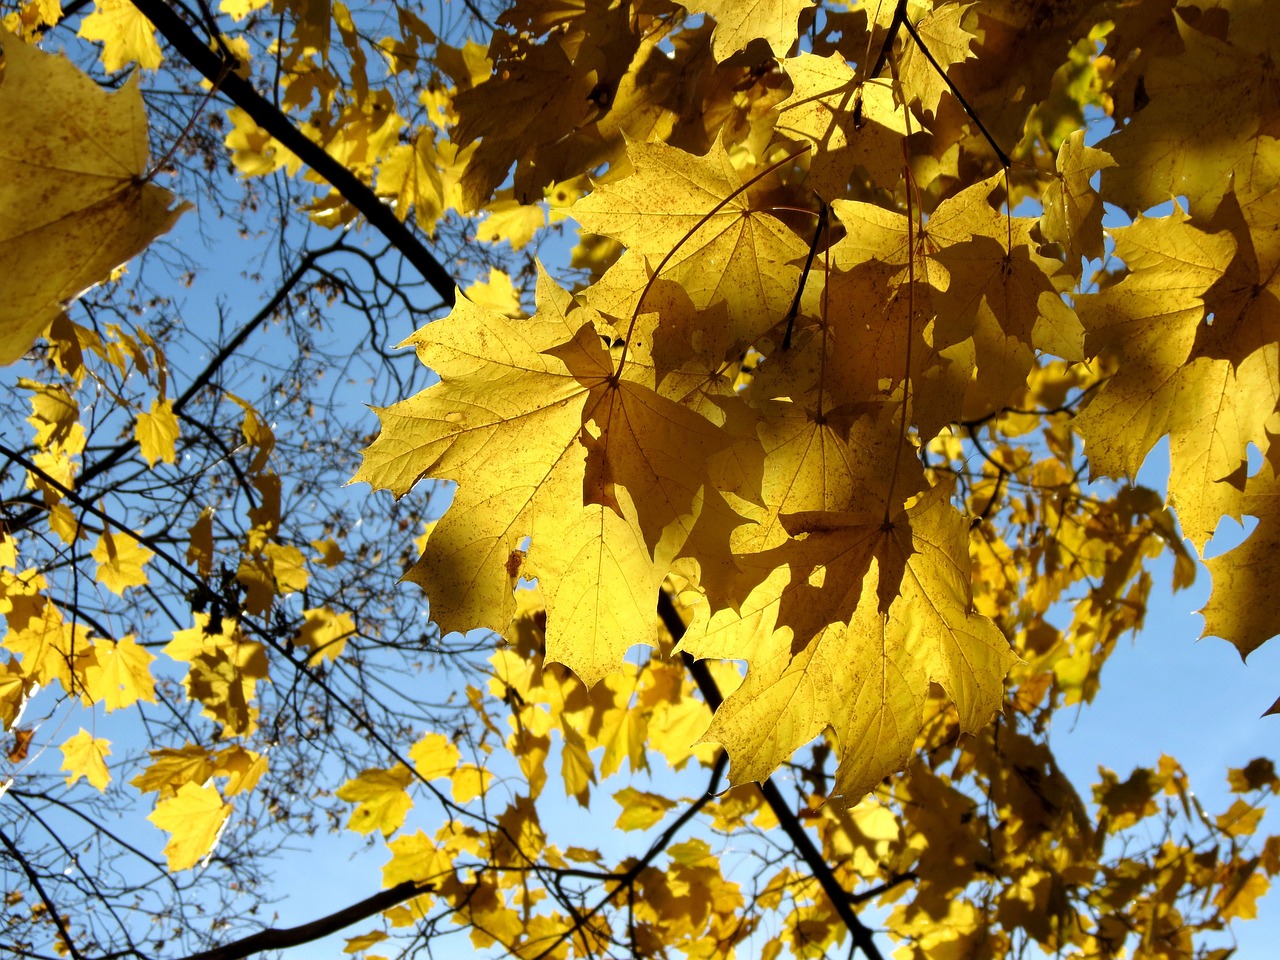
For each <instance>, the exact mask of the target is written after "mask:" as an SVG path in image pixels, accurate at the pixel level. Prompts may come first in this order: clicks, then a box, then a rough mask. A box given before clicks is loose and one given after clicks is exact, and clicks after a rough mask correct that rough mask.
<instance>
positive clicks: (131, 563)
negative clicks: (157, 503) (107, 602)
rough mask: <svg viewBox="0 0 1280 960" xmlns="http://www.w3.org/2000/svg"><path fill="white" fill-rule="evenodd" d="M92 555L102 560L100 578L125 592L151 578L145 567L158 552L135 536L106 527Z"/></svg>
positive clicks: (103, 583) (118, 593)
mask: <svg viewBox="0 0 1280 960" xmlns="http://www.w3.org/2000/svg"><path fill="white" fill-rule="evenodd" d="M90 556H92V557H93V559H95V560H97V561H98V572H97V579H98V582H99V583H101V584H102V585H103V586H105V587H106V588H107V589H108V590H110V591H111V592H112V593H114V594H117V595H121V596H122V595H123V594H124V591H125V590H127V589H128V588H129V587H140V586H142V585H143V584H144V583H146V582H147V574H146V571H145V570H143V569H142V568H143V567H144V566H146V564H147V561H148V560H150V559H151V558H152V557H153V556H155V554H153V553H152V552H151V551H150V550H148V549H147V548H146V547H144V546H143V545H142V544H140V543H139V542H138V541H137V540H136V539H134V538H133V537H130V536H127V535H125V534H120V533H113V532H112V531H111V530H104V531H103V532H102V536H100V537H99V538H98V543H97V546H95V547H94V548H93V550H92V552H91V553H90Z"/></svg>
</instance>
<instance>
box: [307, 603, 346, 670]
mask: <svg viewBox="0 0 1280 960" xmlns="http://www.w3.org/2000/svg"><path fill="white" fill-rule="evenodd" d="M302 616H303V623H302V629H301V630H300V631H299V633H298V636H297V637H295V638H294V640H293V644H294V646H297V647H307V648H309V649H310V650H312V651H313V653H312V654H311V657H310V658H309V660H308V661H307V662H308V663H310V664H311V665H312V666H314V665H315V664H317V663H319V662H320V661H322V660H337V659H338V657H339V656H340V655H341V654H342V650H343V648H344V647H345V646H346V645H347V638H348V637H350V636H351V635H352V634H354V633H355V632H356V625H355V621H354V620H352V619H351V616H350V614H346V613H334V612H333V611H332V610H330V609H329V608H328V607H320V608H318V609H315V610H306V611H303V614H302Z"/></svg>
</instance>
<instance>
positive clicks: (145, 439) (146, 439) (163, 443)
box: [134, 399, 180, 467]
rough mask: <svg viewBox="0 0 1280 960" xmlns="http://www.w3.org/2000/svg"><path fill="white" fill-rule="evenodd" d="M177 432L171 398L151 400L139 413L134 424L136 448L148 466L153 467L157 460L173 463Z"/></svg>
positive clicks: (175, 453)
mask: <svg viewBox="0 0 1280 960" xmlns="http://www.w3.org/2000/svg"><path fill="white" fill-rule="evenodd" d="M179 434H180V431H179V428H178V418H177V417H176V416H175V415H174V412H173V402H172V401H171V400H161V399H156V400H152V401H151V409H150V410H148V411H146V412H144V413H139V414H138V422H137V424H136V425H135V426H134V436H135V437H136V438H137V440H138V449H139V450H140V451H141V452H142V456H143V458H144V459H145V460H146V461H147V466H149V467H155V465H156V463H158V462H164V463H173V460H174V457H175V456H177V451H176V450H175V447H174V444H175V443H176V442H177V440H178V436H179Z"/></svg>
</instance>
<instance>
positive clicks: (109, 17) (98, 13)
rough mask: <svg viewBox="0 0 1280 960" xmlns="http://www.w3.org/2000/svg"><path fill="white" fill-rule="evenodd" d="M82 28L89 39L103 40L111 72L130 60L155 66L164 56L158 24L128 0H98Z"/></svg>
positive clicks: (150, 68) (103, 58)
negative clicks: (153, 22) (156, 25)
mask: <svg viewBox="0 0 1280 960" xmlns="http://www.w3.org/2000/svg"><path fill="white" fill-rule="evenodd" d="M79 32H80V36H82V37H84V38H85V39H86V40H100V41H102V65H103V67H105V68H106V69H107V70H108V71H109V72H112V73H114V72H115V71H117V70H121V69H123V68H124V67H127V66H128V65H129V64H131V63H136V64H137V65H138V66H140V67H143V68H145V69H147V70H155V69H156V68H157V67H159V66H160V63H161V62H162V60H163V59H164V57H163V55H162V54H161V53H160V45H159V44H158V43H156V31H155V27H153V26H152V25H151V22H150V21H149V20H147V18H146V17H145V16H143V14H142V11H140V10H139V9H138V8H137V7H135V6H134V5H133V4H132V3H129V0H96V2H95V3H94V8H93V12H92V13H90V14H89V15H88V16H87V17H85V18H84V19H83V20H81V21H80V31H79Z"/></svg>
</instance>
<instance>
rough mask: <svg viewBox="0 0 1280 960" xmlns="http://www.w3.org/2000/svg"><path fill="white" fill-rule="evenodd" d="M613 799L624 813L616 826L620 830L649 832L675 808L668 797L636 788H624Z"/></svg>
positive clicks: (619, 817) (620, 815)
mask: <svg viewBox="0 0 1280 960" xmlns="http://www.w3.org/2000/svg"><path fill="white" fill-rule="evenodd" d="M613 799H614V800H615V801H617V803H618V805H619V806H620V807H622V813H620V814H619V815H618V821H617V823H615V824H614V826H615V827H617V828H618V829H619V830H648V829H649V828H650V827H652V826H653V825H654V824H655V823H657V822H658V821H659V820H661V819H662V818H663V817H665V816H666V815H667V811H668V810H670V809H671V808H672V807H674V806H675V804H674V803H672V802H671V801H670V800H668V799H667V798H666V797H663V796H660V795H658V794H655V793H647V792H645V791H643V790H636V789H635V788H634V787H624V788H623V789H621V790H619V791H618V792H617V793H615V794H614V795H613Z"/></svg>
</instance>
